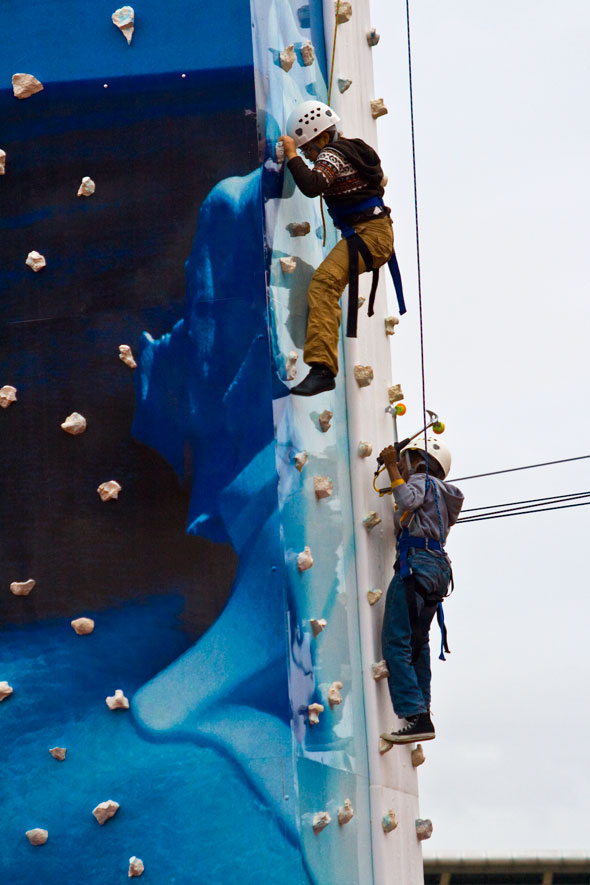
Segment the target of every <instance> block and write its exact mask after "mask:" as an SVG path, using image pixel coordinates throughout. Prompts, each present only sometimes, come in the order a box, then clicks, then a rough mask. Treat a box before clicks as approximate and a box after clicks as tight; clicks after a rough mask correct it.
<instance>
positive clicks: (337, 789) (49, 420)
mask: <svg viewBox="0 0 590 885" xmlns="http://www.w3.org/2000/svg"><path fill="white" fill-rule="evenodd" d="M341 6H342V9H341V15H340V21H341V24H340V25H339V29H338V41H337V47H338V48H337V57H336V61H337V67H336V74H335V82H336V78H337V79H338V82H339V87H338V88H337V87H336V86H335V87H334V97H333V102H334V103H335V105H336V107H337V109H338V111H339V113H340V114H341V116H342V118H343V121H344V122H345V127H344V128H345V132H346V134H349V135H360V136H362V137H364V138H365V139H366V140H367V141H369V142H371V143H374V144H375V143H376V142H375V135H376V130H375V123H374V119H373V114H374V113H376V112H377V111H378V108H377V109H376V108H375V107H373V108H372V107H371V104H370V101H371V99H373V98H374V96H373V95H372V94H371V82H372V80H371V51H372V49H371V45H370V43H371V42H374V39H373V40H368V39H367V31H368V30H369V29H370V26H371V23H370V21H369V16H368V3H366V2H362V3H361V2H357V3H356V4H355V6H354V9H352V10H351V9H350V5H349V4H347V3H342V4H341ZM350 13H351V14H350ZM220 23H223V27H222V28H221V29H220ZM0 27H1V29H2V34H3V37H4V42H5V46H6V47H7V48H6V51H5V52H4V54H3V58H2V61H0V87H1V88H0V105H1V113H2V119H3V123H4V126H3V130H2V135H1V138H2V143H1V144H0V149H1V152H0V175H1V176H2V177H1V178H0V199H1V201H2V221H1V224H2V228H3V229H2V238H1V240H0V249H1V263H0V274H1V278H2V287H1V291H2V306H3V310H2V315H1V319H0V340H1V346H2V355H3V360H2V377H0V387H1V388H2V389H1V390H0V406H2V411H1V414H0V433H1V434H2V449H3V470H2V473H1V475H0V483H1V484H2V489H1V495H0V508H1V511H2V526H3V529H2V536H1V538H0V563H1V569H2V575H3V588H0V733H1V734H2V738H3V743H4V746H5V748H8V749H7V751H6V753H5V761H4V763H3V777H2V781H1V786H0V799H1V802H2V809H3V812H4V814H3V818H4V824H3V851H2V852H1V854H0V881H2V882H4V881H6V882H10V883H23V885H29V883H37V882H43V883H52V882H63V883H67V885H69V883H72V885H73V883H77V882H80V881H84V882H87V883H99V882H100V883H103V882H105V881H106V882H109V883H111V882H117V881H125V880H126V879H127V878H128V876H129V877H139V876H142V877H143V878H144V879H145V881H146V882H147V881H150V882H154V883H162V885H164V883H170V882H175V883H183V885H184V883H187V885H188V883H195V882H207V883H220V885H221V883H223V885H232V883H238V882H239V883H240V885H247V883H255V882H256V883H258V882H260V881H265V882H267V883H277V885H279V883H281V885H287V883H288V885H291V883H293V885H299V883H326V885H329V883H332V882H338V883H350V885H353V883H355V885H356V883H358V885H367V883H371V882H375V883H379V885H382V883H389V882H391V883H393V882H400V881H402V882H404V885H406V883H407V885H414V883H419V882H421V881H422V873H421V856H420V847H419V841H418V838H417V835H416V828H415V819H416V817H417V816H418V815H417V787H416V775H415V771H414V768H413V766H412V762H411V755H410V749H409V748H403V749H396V750H393V751H391V752H389V753H387V754H383V755H381V753H380V751H379V750H380V748H379V741H378V735H379V732H380V731H382V730H384V729H386V728H390V727H391V725H392V723H393V722H394V718H393V716H392V714H391V710H390V706H389V700H388V697H387V686H386V683H385V681H383V680H379V681H377V680H375V679H374V678H373V677H374V673H376V674H378V673H379V669H378V668H377V670H376V671H375V670H374V669H373V664H374V663H377V662H378V661H379V659H380V657H381V655H380V649H379V642H378V633H379V627H380V617H381V611H382V607H383V599H382V598H381V599H380V598H379V597H380V594H379V593H378V590H383V591H385V589H386V586H387V583H388V581H389V576H390V572H391V565H392V559H393V547H392V540H391V521H390V520H391V514H390V512H389V506H390V505H389V503H388V502H387V503H381V504H380V503H378V502H377V500H376V496H374V493H373V492H372V490H371V476H372V468H373V462H372V459H371V458H370V457H369V454H370V449H371V447H372V448H373V450H375V451H376V450H378V448H379V447H380V446H381V444H385V443H386V442H388V441H389V440H390V433H391V418H390V416H389V415H387V414H386V412H385V408H386V406H387V405H388V402H389V394H388V389H389V388H390V386H391V385H392V384H393V383H394V382H395V381H396V380H397V379H395V378H392V376H391V370H390V360H389V346H388V341H389V338H388V336H387V335H386V326H385V324H384V317H385V315H386V313H387V311H386V305H385V292H384V290H381V292H380V295H379V301H378V309H377V311H376V316H375V317H374V318H373V319H372V320H370V321H369V320H368V319H367V317H366V316H365V314H364V313H361V316H360V318H359V338H358V339H357V340H356V341H348V342H347V343H346V345H345V346H343V347H342V348H341V354H340V359H341V373H340V375H339V379H338V385H337V389H336V391H334V392H331V393H330V394H324V395H322V396H320V397H316V398H315V399H313V400H304V399H299V400H298V399H296V398H293V397H289V396H288V386H289V383H290V381H291V380H292V379H293V378H294V377H295V375H296V374H297V378H298V379H300V378H301V377H302V375H303V372H304V371H305V367H304V366H303V365H302V345H303V339H304V334H305V319H306V307H305V293H306V289H307V284H308V282H309V279H310V277H311V274H312V273H313V270H314V268H315V267H316V266H317V264H318V263H319V262H320V261H321V259H322V255H323V254H324V250H323V247H322V236H323V231H322V223H321V218H320V214H319V207H318V206H317V204H316V203H317V201H310V200H306V199H305V198H304V197H303V196H302V195H301V194H299V193H298V192H296V191H295V189H294V185H293V182H292V180H291V179H290V176H289V175H288V173H287V174H285V172H284V169H283V168H282V167H281V165H280V164H278V163H277V162H276V161H275V158H274V142H275V141H276V138H277V136H278V135H279V134H280V132H281V131H283V130H284V124H285V120H286V118H287V117H288V115H289V112H290V111H291V109H292V108H293V107H294V106H295V104H297V103H298V102H299V101H302V100H305V99H307V98H309V97H310V96H312V97H313V96H316V97H318V98H319V99H322V100H325V99H326V98H327V88H328V80H329V63H330V61H331V53H332V39H333V28H334V9H333V6H332V4H331V3H330V2H326V3H325V4H324V5H322V3H321V2H320V0H313V2H310V3H309V4H307V5H302V4H300V3H297V2H289V0H252V4H251V10H248V9H247V7H246V5H245V4H244V3H243V2H239V0H215V2H212V3H210V4H193V5H191V6H188V7H187V5H186V4H181V3H179V2H178V0H169V2H167V3H166V4H162V3H161V2H158V0H142V4H141V6H138V7H136V8H135V10H134V11H133V10H131V8H130V7H123V8H122V9H120V10H117V11H115V9H114V8H113V7H112V6H111V5H108V4H107V3H106V2H104V0H53V2H50V3H48V2H43V3H41V2H32V3H29V4H27V5H26V7H25V6H23V4H20V3H17V2H16V0H6V2H5V3H3V4H2V9H1V10H0ZM348 80H351V83H350V84H348ZM341 90H343V91H342V92H341ZM372 112H373V114H372ZM335 241H336V235H335V232H334V230H333V228H332V227H331V226H330V225H329V226H328V230H327V247H329V246H330V245H332V244H333V243H334V242H335ZM361 291H363V290H361ZM390 327H391V323H390ZM359 367H364V368H359ZM367 367H370V371H369V370H368V369H367ZM367 382H368V383H367ZM392 398H395V395H392ZM380 519H381V521H379V520H380ZM381 749H383V747H381Z"/></svg>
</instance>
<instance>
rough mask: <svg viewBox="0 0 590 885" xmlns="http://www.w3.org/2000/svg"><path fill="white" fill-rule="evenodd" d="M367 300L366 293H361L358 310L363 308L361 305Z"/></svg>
mask: <svg viewBox="0 0 590 885" xmlns="http://www.w3.org/2000/svg"><path fill="white" fill-rule="evenodd" d="M366 300H367V299H366V298H365V296H364V295H359V300H358V310H360V309H361V307H362V306H363V304H364V303H365V301H366Z"/></svg>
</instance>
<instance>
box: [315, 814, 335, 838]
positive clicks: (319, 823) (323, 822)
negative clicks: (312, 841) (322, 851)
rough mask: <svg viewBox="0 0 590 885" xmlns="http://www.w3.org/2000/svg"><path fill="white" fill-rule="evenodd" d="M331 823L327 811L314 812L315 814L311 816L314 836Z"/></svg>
mask: <svg viewBox="0 0 590 885" xmlns="http://www.w3.org/2000/svg"><path fill="white" fill-rule="evenodd" d="M331 821H332V818H331V817H330V815H329V813H328V812H327V811H316V813H315V814H314V816H313V821H312V827H313V831H314V833H315V834H316V835H317V834H318V833H321V832H322V830H325V828H326V827H327V826H328V824H329V823H331Z"/></svg>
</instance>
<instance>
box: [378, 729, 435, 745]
mask: <svg viewBox="0 0 590 885" xmlns="http://www.w3.org/2000/svg"><path fill="white" fill-rule="evenodd" d="M379 736H380V737H381V738H383V740H384V741H389V743H390V744H415V743H416V742H417V741H433V740H434V739H435V737H436V734H433V733H432V732H431V731H426V732H421V733H420V734H412V735H407V736H404V737H396V736H395V735H393V734H382V735H379Z"/></svg>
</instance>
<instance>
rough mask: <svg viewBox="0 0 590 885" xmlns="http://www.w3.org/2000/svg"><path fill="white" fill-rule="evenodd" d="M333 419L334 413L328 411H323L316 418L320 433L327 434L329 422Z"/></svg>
mask: <svg viewBox="0 0 590 885" xmlns="http://www.w3.org/2000/svg"><path fill="white" fill-rule="evenodd" d="M333 417H334V412H331V411H330V410H329V409H324V411H323V412H322V414H321V415H320V416H319V418H318V422H319V425H320V430H321V431H322V433H327V432H328V430H329V429H330V421H331V420H332V418H333Z"/></svg>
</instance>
